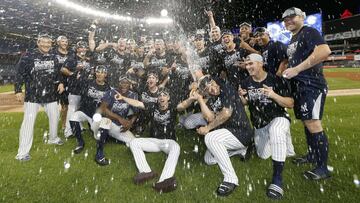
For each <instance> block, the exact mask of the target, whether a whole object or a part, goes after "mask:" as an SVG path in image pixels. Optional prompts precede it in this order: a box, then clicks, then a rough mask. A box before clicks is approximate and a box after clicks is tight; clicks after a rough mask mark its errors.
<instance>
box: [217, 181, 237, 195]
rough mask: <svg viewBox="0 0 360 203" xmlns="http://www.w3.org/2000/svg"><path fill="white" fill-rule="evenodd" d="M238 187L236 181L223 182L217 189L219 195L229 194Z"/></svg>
mask: <svg viewBox="0 0 360 203" xmlns="http://www.w3.org/2000/svg"><path fill="white" fill-rule="evenodd" d="M235 188H236V185H235V184H234V183H229V182H222V183H221V184H220V186H219V187H218V188H217V190H216V194H217V195H219V196H228V195H230V194H231V193H232V192H233V191H234V190H235Z"/></svg>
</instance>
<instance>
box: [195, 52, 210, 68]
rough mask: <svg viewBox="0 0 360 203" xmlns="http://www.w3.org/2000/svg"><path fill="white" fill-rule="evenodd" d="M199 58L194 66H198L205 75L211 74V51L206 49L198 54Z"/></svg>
mask: <svg viewBox="0 0 360 203" xmlns="http://www.w3.org/2000/svg"><path fill="white" fill-rule="evenodd" d="M197 54H198V58H196V59H195V61H194V64H196V65H198V66H199V67H200V68H201V69H202V72H203V73H204V74H210V73H209V70H210V56H211V54H210V49H208V48H205V49H204V50H203V51H202V52H198V53H197Z"/></svg>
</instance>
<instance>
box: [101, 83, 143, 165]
mask: <svg viewBox="0 0 360 203" xmlns="http://www.w3.org/2000/svg"><path fill="white" fill-rule="evenodd" d="M130 85H131V81H130V79H129V78H127V77H126V76H124V77H120V78H119V87H118V88H117V89H111V90H109V91H107V92H106V93H105V95H104V97H103V98H102V102H101V105H100V109H101V112H102V114H103V116H104V118H102V120H101V122H100V128H99V132H100V138H99V140H98V141H97V149H96V157H95V161H96V163H97V164H99V165H101V166H105V165H108V164H109V161H108V160H107V159H106V158H105V156H104V145H105V142H106V140H107V138H108V137H109V135H110V136H112V137H114V138H115V139H117V140H119V141H121V142H124V143H125V144H126V145H128V144H129V143H130V141H131V140H132V139H134V138H135V137H134V135H133V134H132V133H131V132H130V131H129V129H130V128H131V127H132V125H133V123H134V121H135V120H136V116H132V114H133V113H136V111H137V110H136V109H135V108H132V107H131V106H130V105H129V104H128V103H126V102H124V101H122V100H119V99H117V95H119V94H121V95H124V96H126V97H129V98H132V99H137V94H136V93H134V92H132V91H130ZM130 116H131V117H130ZM95 137H96V138H98V136H95Z"/></svg>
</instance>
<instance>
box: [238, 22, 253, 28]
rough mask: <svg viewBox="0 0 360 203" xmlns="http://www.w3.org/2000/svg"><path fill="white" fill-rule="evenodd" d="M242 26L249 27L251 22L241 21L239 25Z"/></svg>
mask: <svg viewBox="0 0 360 203" xmlns="http://www.w3.org/2000/svg"><path fill="white" fill-rule="evenodd" d="M242 26H247V27H251V24H250V23H248V22H243V23H241V24H240V27H242Z"/></svg>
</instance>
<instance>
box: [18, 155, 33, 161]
mask: <svg viewBox="0 0 360 203" xmlns="http://www.w3.org/2000/svg"><path fill="white" fill-rule="evenodd" d="M15 159H17V160H19V161H21V162H26V161H30V159H31V157H30V155H29V154H26V155H25V156H21V157H20V156H16V157H15Z"/></svg>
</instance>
